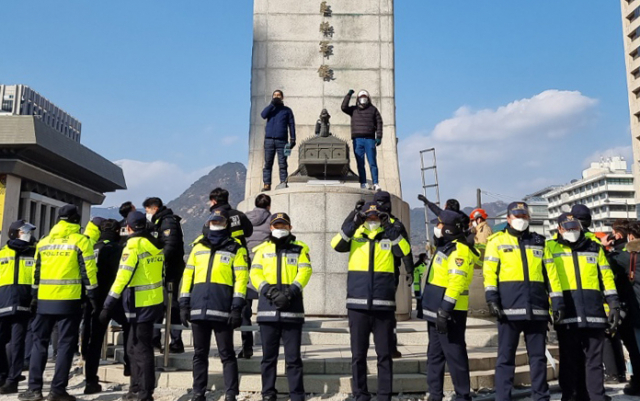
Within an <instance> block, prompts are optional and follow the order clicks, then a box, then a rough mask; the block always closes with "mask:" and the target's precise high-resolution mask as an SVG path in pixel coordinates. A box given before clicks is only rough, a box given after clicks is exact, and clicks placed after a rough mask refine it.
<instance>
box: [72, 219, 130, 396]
mask: <svg viewBox="0 0 640 401" xmlns="http://www.w3.org/2000/svg"><path fill="white" fill-rule="evenodd" d="M93 249H94V251H95V252H96V254H97V260H96V264H97V265H98V274H97V278H98V288H97V289H96V295H95V297H96V304H97V305H99V306H100V307H102V305H103V304H104V301H105V299H107V295H108V294H109V290H110V289H111V285H112V284H113V282H114V281H115V279H116V275H117V274H118V267H119V266H120V258H121V257H122V245H121V244H120V223H119V222H118V221H117V220H113V219H108V220H104V221H103V222H102V223H101V224H100V239H99V240H98V242H97V243H96V244H95V245H94V247H93ZM101 311H102V309H100V310H96V311H94V310H93V308H92V307H91V304H90V303H86V304H85V309H84V326H83V330H82V356H83V357H84V360H85V366H84V375H85V381H86V385H85V388H84V393H85V394H95V393H99V392H101V391H102V386H100V384H99V383H98V367H99V366H100V355H101V350H102V344H103V342H104V335H105V333H106V331H107V326H106V325H103V324H102V323H100V319H99V317H100V312H101ZM112 313H113V315H112V317H113V320H115V321H116V322H117V323H118V324H119V325H120V326H122V330H123V332H124V350H125V354H124V371H125V376H128V375H129V374H130V368H129V357H128V355H127V352H126V350H127V336H128V334H129V323H128V322H127V319H126V318H125V315H124V309H123V308H122V303H119V304H118V306H117V307H116V309H115V310H114V311H113V312H112Z"/></svg>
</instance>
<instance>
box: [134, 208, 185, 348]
mask: <svg viewBox="0 0 640 401" xmlns="http://www.w3.org/2000/svg"><path fill="white" fill-rule="evenodd" d="M142 206H144V209H145V211H146V212H147V220H149V221H150V222H151V223H152V224H153V230H152V233H153V235H154V236H155V237H156V238H157V239H159V240H160V241H161V242H162V251H163V253H164V274H165V281H164V282H165V285H166V286H167V289H168V284H169V283H173V304H172V308H171V324H175V325H179V324H180V307H179V305H178V295H179V294H178V292H179V291H180V289H179V287H178V286H179V284H180V280H181V279H182V273H183V272H184V237H183V234H182V227H181V226H180V220H182V219H181V218H180V217H179V216H176V215H175V214H173V211H172V210H171V209H167V207H166V206H164V204H163V203H162V200H161V199H160V198H147V199H146V200H145V201H144V203H143V204H142ZM157 323H162V320H160V321H159V322H157ZM160 338H161V337H160V330H159V329H155V330H154V332H153V347H154V348H156V349H160V350H161V349H162V344H161V342H160ZM169 351H170V352H171V353H174V354H180V353H183V352H184V344H183V343H182V332H181V331H180V330H171V344H170V345H169Z"/></svg>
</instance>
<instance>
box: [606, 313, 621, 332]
mask: <svg viewBox="0 0 640 401" xmlns="http://www.w3.org/2000/svg"><path fill="white" fill-rule="evenodd" d="M621 321H622V319H621V318H620V308H612V309H611V310H610V311H609V330H611V331H616V329H617V328H618V326H619V325H620V322H621Z"/></svg>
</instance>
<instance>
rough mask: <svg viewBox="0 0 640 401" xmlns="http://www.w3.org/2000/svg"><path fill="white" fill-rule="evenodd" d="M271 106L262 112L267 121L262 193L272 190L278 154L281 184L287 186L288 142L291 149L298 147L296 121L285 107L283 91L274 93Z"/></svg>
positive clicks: (291, 112)
mask: <svg viewBox="0 0 640 401" xmlns="http://www.w3.org/2000/svg"><path fill="white" fill-rule="evenodd" d="M272 97H273V99H272V100H271V104H270V105H268V106H267V107H265V109H264V110H262V114H261V115H262V118H263V119H265V120H267V126H266V129H265V135H264V169H263V170H262V180H263V181H264V187H263V188H262V191H270V190H271V171H272V169H273V162H274V160H275V157H276V153H278V166H279V167H280V184H281V185H282V184H284V185H285V186H286V185H287V177H288V176H289V173H288V172H287V167H288V166H287V156H286V155H285V147H286V146H287V141H288V139H289V137H291V141H289V142H288V145H289V149H293V148H294V147H295V146H296V120H295V118H294V117H293V111H291V109H290V108H288V107H287V106H285V105H284V101H283V99H284V93H282V91H281V90H279V89H278V90H276V91H275V92H273V96H272Z"/></svg>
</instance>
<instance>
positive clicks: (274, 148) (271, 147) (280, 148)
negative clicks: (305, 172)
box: [262, 138, 289, 185]
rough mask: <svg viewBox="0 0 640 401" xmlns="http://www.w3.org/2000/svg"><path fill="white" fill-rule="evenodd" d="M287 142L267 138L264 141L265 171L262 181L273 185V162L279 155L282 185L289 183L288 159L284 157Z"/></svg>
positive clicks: (263, 171)
mask: <svg viewBox="0 0 640 401" xmlns="http://www.w3.org/2000/svg"><path fill="white" fill-rule="evenodd" d="M286 144H287V141H284V140H282V139H272V138H265V140H264V169H263V170H262V181H263V182H264V183H265V184H267V185H271V171H272V170H273V162H274V161H275V158H276V152H277V153H278V166H279V167H280V183H283V182H287V177H288V175H289V174H288V173H287V167H288V165H287V157H286V156H285V155H284V147H285V145H286Z"/></svg>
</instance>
